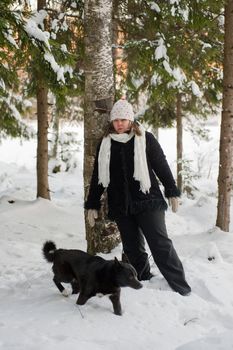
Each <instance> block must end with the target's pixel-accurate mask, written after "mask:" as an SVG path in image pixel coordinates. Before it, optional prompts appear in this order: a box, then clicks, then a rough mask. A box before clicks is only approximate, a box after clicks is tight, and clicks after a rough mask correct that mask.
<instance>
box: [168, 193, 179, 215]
mask: <svg viewBox="0 0 233 350" xmlns="http://www.w3.org/2000/svg"><path fill="white" fill-rule="evenodd" d="M168 203H169V205H170V206H171V207H172V211H173V213H176V212H177V210H178V206H179V202H178V198H177V197H170V198H168Z"/></svg>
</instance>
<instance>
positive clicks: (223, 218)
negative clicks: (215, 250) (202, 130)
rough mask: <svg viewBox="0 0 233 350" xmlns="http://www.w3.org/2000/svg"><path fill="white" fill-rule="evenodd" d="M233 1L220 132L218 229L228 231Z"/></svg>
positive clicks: (229, 13) (232, 134) (227, 32)
mask: <svg viewBox="0 0 233 350" xmlns="http://www.w3.org/2000/svg"><path fill="white" fill-rule="evenodd" d="M232 33H233V0H228V1H227V3H226V5H225V37H224V62H223V102H222V120H221V132H220V150H219V152H220V154H219V155H220V160H219V174H218V206H217V221H216V226H218V227H220V229H221V230H223V231H226V232H229V224H230V201H231V190H232V175H233V168H232V156H233V36H232Z"/></svg>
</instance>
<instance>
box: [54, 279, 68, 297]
mask: <svg viewBox="0 0 233 350" xmlns="http://www.w3.org/2000/svg"><path fill="white" fill-rule="evenodd" d="M53 282H54V283H55V285H56V286H57V288H58V289H59V291H60V292H61V293H62V295H64V297H68V295H69V293H68V292H67V290H66V289H65V288H64V287H63V285H62V284H61V283H60V282H59V281H58V280H57V279H56V277H55V276H54V278H53Z"/></svg>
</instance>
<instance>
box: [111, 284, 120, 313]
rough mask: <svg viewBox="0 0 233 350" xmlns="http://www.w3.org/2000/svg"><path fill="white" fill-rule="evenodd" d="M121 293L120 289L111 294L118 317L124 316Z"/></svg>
mask: <svg viewBox="0 0 233 350" xmlns="http://www.w3.org/2000/svg"><path fill="white" fill-rule="evenodd" d="M120 293H121V290H120V288H119V289H118V290H117V291H116V292H115V293H113V294H111V295H110V297H109V299H110V300H111V302H112V305H113V310H114V314H115V315H118V316H121V315H122V310H121V302H120Z"/></svg>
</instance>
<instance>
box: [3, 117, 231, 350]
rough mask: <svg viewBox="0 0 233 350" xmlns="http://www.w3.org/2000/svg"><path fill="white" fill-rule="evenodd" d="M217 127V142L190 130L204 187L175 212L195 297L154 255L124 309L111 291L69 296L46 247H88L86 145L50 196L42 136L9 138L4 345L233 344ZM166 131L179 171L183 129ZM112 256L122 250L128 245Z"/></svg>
mask: <svg viewBox="0 0 233 350" xmlns="http://www.w3.org/2000/svg"><path fill="white" fill-rule="evenodd" d="M209 129H210V136H211V139H210V141H208V142H207V141H200V142H199V143H195V142H194V141H193V139H192V137H191V135H190V134H189V133H188V132H185V133H184V150H185V156H187V158H189V159H191V160H193V166H194V168H195V167H196V169H199V170H198V171H199V172H200V174H201V178H200V179H198V180H196V182H195V186H196V187H197V188H198V189H199V190H198V191H197V192H196V197H195V199H193V200H191V199H188V198H186V197H182V198H181V201H180V207H179V211H178V213H176V214H174V213H172V212H171V210H170V209H169V210H168V211H167V214H166V222H167V228H168V231H169V234H170V237H171V238H172V240H173V242H174V245H175V247H176V250H177V251H178V254H179V256H180V258H181V260H182V262H183V265H184V268H185V271H186V275H187V280H188V281H189V283H190V285H191V286H192V290H193V291H192V293H191V295H190V296H188V297H182V296H180V295H179V294H177V293H174V292H173V291H172V290H171V289H170V288H169V286H168V285H167V283H166V281H165V280H164V279H163V277H162V276H161V274H160V273H159V271H158V270H157V269H156V266H155V265H154V264H153V261H152V260H150V262H151V265H152V270H153V271H154V273H155V277H153V278H152V280H151V281H146V282H143V288H142V289H140V290H133V289H130V288H125V289H122V296H121V302H122V306H123V316H122V317H120V316H116V315H114V314H113V312H112V305H111V303H110V301H109V300H108V298H107V297H103V298H98V297H94V298H92V299H90V300H89V301H88V302H87V304H86V305H84V306H82V307H78V306H77V305H76V304H75V301H76V298H77V296H74V295H71V296H69V297H68V298H65V297H63V296H62V295H61V294H59V292H58V290H57V289H56V287H55V286H54V284H53V281H52V276H53V275H52V272H51V265H50V264H49V263H47V262H46V261H45V260H44V259H43V257H42V254H41V248H42V244H43V243H44V241H45V240H48V239H52V240H54V241H55V242H56V244H57V246H58V247H64V248H77V249H83V250H85V249H86V241H85V230H84V220H83V190H82V187H83V181H82V152H81V151H80V150H79V151H77V159H78V164H79V166H78V167H77V168H76V169H75V170H71V171H70V172H68V173H65V172H63V173H58V174H53V175H51V176H50V178H49V182H50V189H51V191H52V201H51V202H50V201H46V200H43V199H36V198H35V196H36V173H35V154H36V141H35V140H31V141H24V142H23V143H20V141H19V140H10V139H7V140H3V141H2V143H1V145H0V245H1V254H0V348H1V349H4V350H11V349H12V350H13V349H17V350H39V349H40V350H41V349H43V350H53V349H56V350H58V349H70V350H73V349H85V350H93V349H95V350H118V349H121V350H128V349H135V350H142V349H159V350H175V349H176V350H197V349H198V350H220V349H221V350H230V349H233V293H232V290H233V226H232V224H231V233H223V232H221V231H220V230H218V229H217V228H215V219H216V203H217V199H216V193H217V192H216V188H217V182H216V178H217V173H218V137H219V125H218V123H217V122H215V123H213V124H212V125H209ZM78 131H79V138H80V141H82V129H81V128H80V129H79V130H78ZM159 138H160V143H161V145H162V147H163V149H164V151H165V153H166V155H167V159H168V161H169V163H170V165H171V167H172V168H173V170H174V171H175V130H173V129H171V130H161V131H160V135H159ZM232 204H233V203H232ZM232 207H233V205H232ZM232 211H233V209H232ZM232 214H233V213H232ZM232 218H233V215H232ZM232 221H233V219H232ZM102 256H104V257H105V258H106V259H111V258H113V257H114V256H117V257H118V258H120V256H121V246H119V247H117V248H116V249H115V250H114V251H113V252H112V253H111V254H108V255H102Z"/></svg>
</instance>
